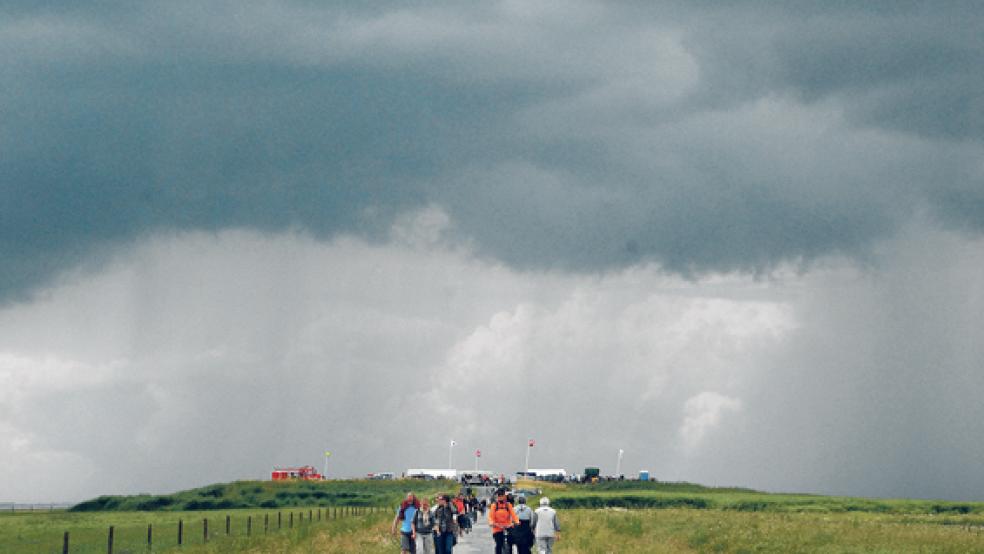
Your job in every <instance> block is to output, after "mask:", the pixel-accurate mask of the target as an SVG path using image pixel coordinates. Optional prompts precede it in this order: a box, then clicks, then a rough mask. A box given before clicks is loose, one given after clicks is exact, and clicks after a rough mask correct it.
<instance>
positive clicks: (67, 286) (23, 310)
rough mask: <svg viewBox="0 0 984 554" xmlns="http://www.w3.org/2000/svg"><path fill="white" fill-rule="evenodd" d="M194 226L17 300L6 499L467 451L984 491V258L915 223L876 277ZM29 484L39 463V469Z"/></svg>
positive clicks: (924, 490)
mask: <svg viewBox="0 0 984 554" xmlns="http://www.w3.org/2000/svg"><path fill="white" fill-rule="evenodd" d="M442 230H443V233H447V232H448V231H449V230H450V229H449V228H448V227H446V221H445V220H443V219H442V218H441V217H440V212H439V211H436V210H433V209H432V210H427V211H425V212H422V213H420V214H418V215H417V217H415V218H409V220H407V221H403V222H401V225H400V226H398V227H397V228H396V229H395V230H394V234H393V236H392V237H391V240H390V241H388V243H387V244H385V245H371V244H369V243H367V242H366V241H364V240H362V239H353V238H342V239H336V240H333V241H322V240H313V239H312V238H311V237H309V236H305V235H303V234H290V233H288V234H275V235H274V234H270V233H255V232H243V231H236V232H228V231H227V232H222V233H217V234H216V233H182V234H176V235H173V236H157V237H155V238H153V239H148V240H144V241H141V242H140V243H139V244H138V245H137V246H136V247H134V248H131V249H127V250H126V251H125V252H124V253H121V254H120V255H119V256H118V257H117V258H116V259H115V260H114V261H113V262H112V263H111V264H110V265H108V266H106V267H105V268H103V269H102V270H101V271H96V272H88V273H85V274H80V275H76V276H75V277H74V278H73V279H71V280H67V281H65V282H64V283H63V284H61V285H59V286H57V287H54V288H50V289H48V290H46V294H45V295H44V296H43V297H42V298H39V299H37V300H36V301H35V302H32V303H21V304H15V305H10V306H7V307H5V308H4V309H2V310H0V385H2V386H0V491H3V493H4V494H5V498H4V500H18V501H28V502H30V501H39V502H40V501H51V500H72V499H81V498H85V497H91V496H95V495H97V494H108V493H135V492H141V491H144V492H163V491H168V490H175V489H180V488H184V487H191V486H197V485H201V484H204V483H209V482H215V481H228V480H232V479H240V478H262V477H264V476H265V475H267V472H268V471H269V470H270V467H271V466H273V465H277V464H292V463H318V462H319V460H320V456H321V452H322V451H323V449H324V448H326V447H327V448H329V449H331V450H332V452H334V455H333V457H332V462H331V463H332V466H331V470H332V472H333V474H334V475H344V476H357V475H361V474H363V473H364V472H367V471H384V470H388V471H402V470H405V469H406V468H408V467H419V466H425V467H429V466H434V467H442V466H443V465H444V464H446V462H447V458H446V456H447V442H446V441H447V440H448V439H450V438H454V439H455V440H457V441H458V443H459V445H460V446H459V447H458V448H457V451H456V454H455V460H456V466H457V467H459V468H466V467H472V463H473V460H472V458H471V457H470V455H469V453H470V452H471V451H472V450H473V449H475V448H481V449H482V450H483V452H484V453H485V455H484V457H483V460H482V461H483V464H485V465H487V467H489V468H490V469H496V470H502V471H515V470H517V469H519V468H520V467H521V464H522V463H523V454H524V451H523V445H524V444H525V440H526V439H527V438H529V437H531V436H532V437H534V438H536V439H537V440H538V442H539V446H538V447H537V448H536V449H535V450H534V453H533V454H534V455H533V464H534V466H547V467H566V468H568V469H570V470H577V469H579V468H582V467H584V466H586V465H601V466H602V467H603V468H605V470H606V471H613V470H614V467H613V466H614V463H615V452H617V450H618V449H619V448H624V449H625V450H626V458H625V463H624V464H623V466H622V467H623V469H626V470H627V471H630V472H632V471H635V470H636V469H639V468H648V469H650V470H652V471H653V472H654V475H656V476H658V477H659V478H661V479H670V480H677V479H685V480H692V481H698V482H704V483H711V484H725V485H743V486H751V487H757V488H765V489H770V490H786V491H812V492H827V493H839V494H850V495H866V496H921V497H934V498H940V497H943V498H951V499H974V498H979V491H980V490H981V487H982V486H984V477H982V475H981V473H980V472H979V471H978V463H977V461H978V460H979V459H980V458H981V456H982V455H984V446H982V444H981V442H980V441H978V440H976V439H975V437H978V436H980V434H981V433H982V432H984V407H982V405H981V403H980V401H979V399H980V397H981V395H982V394H984V374H982V373H981V372H980V367H979V366H980V360H981V359H982V356H984V346H982V345H984V340H982V338H984V337H982V332H981V329H984V319H982V318H984V309H982V308H984V269H982V268H984V259H982V257H984V248H982V243H984V241H982V240H981V239H977V240H975V241H967V240H965V239H964V238H962V237H960V236H958V235H954V234H942V233H933V232H927V231H926V229H925V227H924V226H921V225H920V226H915V227H914V228H912V229H907V230H906V231H905V233H903V236H902V238H901V239H900V240H897V241H889V242H886V243H883V244H882V245H881V246H880V247H879V249H878V252H877V253H876V256H878V257H879V258H881V259H880V261H879V263H878V265H879V266H880V268H881V269H879V270H867V271H859V270H858V269H856V268H854V267H851V264H837V263H829V265H828V266H827V267H824V268H816V269H815V270H814V271H811V272H809V273H807V274H799V273H797V272H794V271H786V272H783V274H782V275H776V276H774V278H773V279H771V280H761V279H755V278H752V277H749V276H745V275H713V276H705V277H704V278H702V279H700V280H698V281H688V280H684V279H682V278H679V277H671V276H668V275H667V274H665V273H664V272H662V271H660V270H659V269H658V268H656V267H652V266H649V267H645V266H635V267H631V268H627V269H625V270H621V271H617V272H608V273H606V274H603V275H591V276H588V275H571V274H567V273H562V272H543V271H516V270H514V269H510V268H508V267H506V266H504V265H501V264H498V263H495V262H491V261H489V260H479V259H476V258H475V257H474V256H472V255H471V253H469V252H467V251H463V250H459V249H457V247H455V246H453V245H447V244H442V242H441V239H442ZM25 475H27V476H28V478H24V476H25Z"/></svg>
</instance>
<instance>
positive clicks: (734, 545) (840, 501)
mask: <svg viewBox="0 0 984 554" xmlns="http://www.w3.org/2000/svg"><path fill="white" fill-rule="evenodd" d="M521 486H524V487H531V488H534V487H540V488H543V489H544V494H547V495H549V496H550V497H551V499H552V504H553V505H554V506H555V507H557V508H558V511H559V512H560V517H561V523H562V525H563V527H564V531H563V533H562V538H561V539H560V541H559V543H558V544H557V548H556V549H555V551H556V552H558V553H607V552H619V553H636V552H637V553H649V552H654V553H659V552H672V553H682V552H701V553H703V552H724V553H733V554H740V553H753V552H776V553H797V552H803V553H806V552H822V553H861V552H870V553H886V554H887V553H896V552H899V553H905V552H912V553H916V552H924V553H973V552H980V553H984V503H977V502H969V503H968V502H938V501H928V500H888V499H864V498H848V497H833V496H820V495H806V494H769V493H761V492H756V491H752V490H748V489H737V488H708V487H702V486H699V485H693V484H687V483H640V482H615V483H598V484H595V485H552V484H543V483H535V484H533V483H528V484H523V485H521ZM454 489H455V486H454V485H453V484H452V483H449V482H441V481H435V482H421V481H390V482H386V481H383V482H376V481H331V482H323V483H305V482H300V483H297V482H295V483H269V482H239V483H229V484H223V485H212V486H209V487H202V488H200V489H194V490H191V491H184V492H181V493H177V494H174V495H168V496H151V495H139V496H133V497H101V498H100V499H96V500H94V501H90V502H86V503H83V504H81V505H79V506H78V507H76V509H75V510H74V511H68V512H51V513H46V512H35V513H31V512H24V513H15V514H11V513H7V514H0V552H4V553H5V552H17V553H21V552H23V553H25V554H30V553H34V552H61V540H62V534H63V533H64V532H65V531H69V532H70V538H71V549H70V552H106V543H107V535H108V528H109V526H110V525H113V526H114V533H115V537H114V538H115V544H116V548H115V550H114V552H117V553H120V552H148V550H147V549H146V538H147V526H148V525H152V526H153V529H154V545H155V546H154V549H153V552H174V551H176V543H177V522H178V520H179V519H180V520H182V521H183V522H184V527H183V530H184V546H183V547H182V548H181V551H182V552H192V553H196V554H197V553H206V552H209V553H232V552H255V553H266V552H277V553H281V552H289V553H292V552H297V553H302V552H304V553H309V552H365V553H376V552H379V553H382V552H397V551H398V546H397V543H396V540H395V538H394V537H393V536H392V535H390V534H389V526H390V522H391V521H392V518H393V511H392V510H393V508H395V506H396V505H397V504H398V502H399V500H400V499H401V498H402V497H403V495H404V494H405V493H406V491H407V490H414V491H415V492H417V493H418V495H426V496H433V495H434V494H436V493H437V492H442V491H448V492H452V491H454ZM317 493H324V494H317ZM161 499H165V500H161ZM536 500H537V499H536V498H535V497H534V498H531V499H530V503H531V504H534V505H535V504H536ZM203 501H208V502H210V503H211V504H207V505H210V506H212V507H213V509H210V510H201V509H198V510H186V509H183V508H185V507H187V506H201V505H202V504H201V502H203ZM304 501H307V502H309V503H308V504H306V505H303V504H298V503H300V502H304ZM341 502H347V503H348V504H342V503H341ZM270 503H275V504H277V505H276V506H275V507H266V508H265V507H263V505H266V506H269V505H270ZM318 503H320V505H319V504H318ZM325 503H332V504H334V505H333V506H331V507H328V508H326V504H325ZM237 504H248V506H244V507H236V505H237ZM138 506H139V507H141V509H139V510H137V509H136V507H138ZM220 506H223V507H220ZM224 506H231V507H224ZM318 510H321V512H320V513H321V519H320V520H319V519H318V517H317V515H318ZM277 513H280V515H281V520H280V521H281V523H280V527H279V528H278V526H277V523H276V515H277ZM290 514H293V518H294V519H293V525H291V524H290V519H289V518H290ZM227 515H228V516H229V517H230V523H231V525H230V533H229V535H228V536H227V535H226V534H225V518H226V516H227ZM326 515H327V517H326ZM312 516H313V517H312ZM249 517H251V518H252V533H251V536H250V537H248V538H247V537H246V536H245V535H246V521H247V518H249ZM264 517H266V521H267V522H268V524H267V528H266V530H265V532H264V525H263V521H264ZM206 518H207V519H208V520H209V535H210V539H209V542H208V543H207V544H206V543H205V542H204V537H203V534H204V533H203V527H204V524H203V520H204V519H206Z"/></svg>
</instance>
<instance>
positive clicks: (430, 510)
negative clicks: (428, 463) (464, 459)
mask: <svg viewBox="0 0 984 554" xmlns="http://www.w3.org/2000/svg"><path fill="white" fill-rule="evenodd" d="M486 512H487V513H488V515H487V517H488V523H489V527H491V529H492V540H493V541H494V543H495V554H513V553H514V552H515V554H532V552H533V547H534V546H536V548H537V551H538V552H539V554H551V553H552V552H553V545H554V541H556V540H557V538H558V537H559V532H560V522H559V521H558V519H557V512H556V510H554V509H553V508H551V507H550V499H549V498H547V497H542V498H540V507H539V508H538V509H536V510H533V509H532V508H530V507H529V506H527V504H526V497H525V496H523V495H518V496H513V495H512V494H510V493H509V491H507V490H506V489H504V488H500V489H498V490H496V491H495V494H494V497H493V498H492V499H491V501H490V500H489V499H485V498H482V499H478V498H476V497H475V495H474V494H471V493H464V492H462V493H459V494H458V495H456V496H454V497H452V496H451V495H449V494H440V495H438V496H437V498H436V499H435V500H434V504H433V505H432V504H431V502H430V501H429V500H428V499H426V498H424V499H418V498H417V497H416V496H415V495H414V494H413V493H412V492H411V493H408V494H407V497H406V499H404V500H403V502H401V503H400V507H399V508H398V509H397V512H396V517H394V518H393V528H392V532H393V534H396V533H397V530H399V533H400V551H401V552H402V553H403V554H416V552H417V543H418V542H419V543H420V545H421V549H422V550H423V553H424V554H452V553H453V552H454V545H455V544H457V542H458V539H459V538H460V537H461V536H463V535H465V534H468V533H470V532H471V530H472V527H473V523H475V522H477V521H478V518H479V517H486ZM514 549H515V550H514Z"/></svg>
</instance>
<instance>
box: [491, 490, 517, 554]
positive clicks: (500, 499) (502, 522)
mask: <svg viewBox="0 0 984 554" xmlns="http://www.w3.org/2000/svg"><path fill="white" fill-rule="evenodd" d="M513 525H519V518H518V517H517V516H516V511H515V510H513V507H512V504H510V503H509V501H508V500H506V490H505V489H499V491H498V492H497V493H496V499H495V502H493V503H492V505H491V506H489V526H490V527H492V539H493V540H494V541H495V554H509V552H510V550H512V547H511V546H509V544H508V543H507V542H506V533H507V531H506V530H507V529H510V528H512V526H513Z"/></svg>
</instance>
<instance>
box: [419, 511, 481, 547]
mask: <svg viewBox="0 0 984 554" xmlns="http://www.w3.org/2000/svg"><path fill="white" fill-rule="evenodd" d="M417 552H420V550H417ZM494 552H495V543H494V542H492V530H491V529H489V522H488V521H487V520H486V519H485V518H484V517H482V514H481V513H479V514H478V521H477V522H476V523H475V525H474V526H472V530H471V533H468V534H467V535H462V536H461V538H459V539H458V544H457V545H455V547H454V554H493V553H494Z"/></svg>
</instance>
